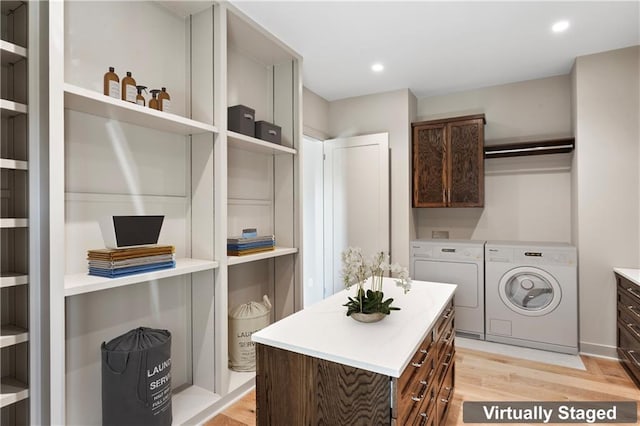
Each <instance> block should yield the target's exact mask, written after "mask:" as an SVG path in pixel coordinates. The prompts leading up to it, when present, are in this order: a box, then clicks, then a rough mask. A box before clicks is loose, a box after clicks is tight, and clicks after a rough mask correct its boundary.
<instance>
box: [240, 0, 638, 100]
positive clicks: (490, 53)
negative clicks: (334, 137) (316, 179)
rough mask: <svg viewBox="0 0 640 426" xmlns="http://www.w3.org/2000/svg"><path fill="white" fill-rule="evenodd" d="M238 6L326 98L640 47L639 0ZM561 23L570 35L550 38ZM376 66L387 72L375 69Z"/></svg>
mask: <svg viewBox="0 0 640 426" xmlns="http://www.w3.org/2000/svg"><path fill="white" fill-rule="evenodd" d="M233 3H234V4H235V5H236V6H237V7H238V8H239V9H240V10H242V11H243V12H245V13H246V14H247V15H248V16H250V17H251V18H252V19H254V20H255V21H256V22H258V23H259V24H261V25H262V26H263V27H265V28H266V29H267V30H269V32H271V33H272V34H274V35H276V36H277V37H278V38H280V39H281V40H282V41H283V42H285V43H286V44H287V45H289V46H290V47H292V48H293V49H294V50H296V51H297V52H298V53H300V54H301V55H302V56H303V58H304V61H303V81H304V85H305V86H306V87H307V88H308V89H310V90H311V91H313V92H315V93H316V94H318V95H320V96H322V97H323V98H325V99H327V100H329V101H333V100H336V99H342V98H347V97H353V96H360V95H365V94H371V93H379V92H385V91H390V90H397V89H403V88H409V89H411V91H412V92H413V93H414V94H415V95H416V96H417V97H419V98H420V97H425V96H436V95H441V94H446V93H452V92H459V91H464V90H470V89H475V88H480V87H488V86H493V85H498V84H505V83H509V82H515V81H524V80H531V79H537V78H543V77H548V76H553V75H560V74H567V73H568V72H569V71H570V70H571V66H572V64H573V61H574V59H575V58H576V57H577V56H582V55H587V54H591V53H597V52H602V51H606V50H612V49H617V48H621V47H627V46H632V45H637V44H640V28H639V27H640V7H639V6H640V2H639V1H637V0H636V1H629V2H621V1H603V2H594V1H568V2H563V1H537V2H516V1H512V2H507V1H498V2H484V1H471V2H468V1H467V2H463V1H409V2H405V1H349V2H347V1H303V0H299V1H248V0H234V1H233ZM561 19H566V20H568V21H569V22H570V27H569V29H568V30H567V31H565V32H564V33H559V34H558V33H553V32H552V31H551V26H552V25H553V23H555V22H556V21H558V20H561ZM375 62H380V63H383V64H384V66H385V69H384V71H383V72H381V73H374V72H373V71H372V70H371V65H372V64H373V63H375Z"/></svg>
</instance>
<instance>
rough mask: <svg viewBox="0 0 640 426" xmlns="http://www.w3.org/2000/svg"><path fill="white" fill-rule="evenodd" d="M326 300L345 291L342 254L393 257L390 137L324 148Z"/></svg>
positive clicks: (333, 141) (370, 137) (329, 144)
mask: <svg viewBox="0 0 640 426" xmlns="http://www.w3.org/2000/svg"><path fill="white" fill-rule="evenodd" d="M324 154H325V161H324V229H325V259H324V263H325V286H324V287H325V288H324V291H325V297H326V296H329V295H331V294H334V293H336V292H338V291H340V290H342V289H343V288H344V285H343V283H342V276H341V273H340V270H341V268H342V265H341V253H342V251H343V250H344V249H346V248H347V247H349V246H351V247H360V248H362V250H363V252H364V253H365V255H372V254H373V253H375V252H379V251H384V252H386V253H388V252H389V134H388V133H377V134H372V135H363V136H354V137H350V138H342V139H331V140H327V141H325V143H324Z"/></svg>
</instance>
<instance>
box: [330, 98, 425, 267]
mask: <svg viewBox="0 0 640 426" xmlns="http://www.w3.org/2000/svg"><path fill="white" fill-rule="evenodd" d="M412 103H413V104H415V97H414V96H413V94H412V93H411V92H409V90H407V89H403V90H397V91H393V92H386V93H380V94H375V95H367V96H359V97H355V98H348V99H342V100H338V101H333V102H331V103H330V104H329V128H330V134H331V136H332V137H335V138H340V137H347V136H357V135H364V134H370V133H381V132H388V133H389V147H390V149H391V155H390V158H391V160H390V162H391V167H390V175H391V184H390V191H391V197H390V201H391V260H392V261H393V262H399V263H400V264H401V265H404V266H409V235H410V225H409V222H410V219H411V214H412V213H411V199H410V161H409V155H410V144H409V141H410V138H411V135H410V131H411V128H410V109H411V104H412Z"/></svg>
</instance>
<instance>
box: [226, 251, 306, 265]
mask: <svg viewBox="0 0 640 426" xmlns="http://www.w3.org/2000/svg"><path fill="white" fill-rule="evenodd" d="M297 252H298V249H297V248H291V247H276V248H275V249H274V250H270V251H263V252H260V253H256V254H247V255H245V256H227V264H228V265H229V266H231V265H239V264H241V263H248V262H255V261H256V260H263V259H271V258H273V257H278V256H284V255H287V254H295V253H297Z"/></svg>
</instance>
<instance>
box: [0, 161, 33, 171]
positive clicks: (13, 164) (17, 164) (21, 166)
mask: <svg viewBox="0 0 640 426" xmlns="http://www.w3.org/2000/svg"><path fill="white" fill-rule="evenodd" d="M28 165H29V163H27V162H26V161H22V160H12V159H10V158H0V168H2V169H13V170H27V169H28Z"/></svg>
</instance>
